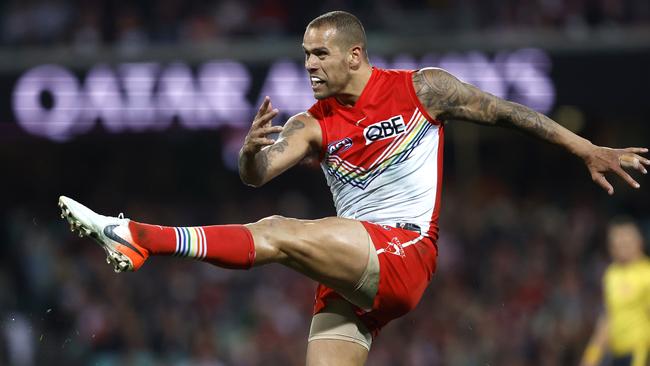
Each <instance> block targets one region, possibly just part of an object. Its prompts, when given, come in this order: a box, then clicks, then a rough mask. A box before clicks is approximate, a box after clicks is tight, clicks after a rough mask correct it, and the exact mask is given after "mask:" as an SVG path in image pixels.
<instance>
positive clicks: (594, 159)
mask: <svg viewBox="0 0 650 366" xmlns="http://www.w3.org/2000/svg"><path fill="white" fill-rule="evenodd" d="M647 152H648V149H646V148H642V147H628V148H626V149H610V148H608V147H602V146H594V147H593V149H592V150H591V151H590V152H589V153H588V154H587V155H586V156H584V160H585V164H586V165H587V169H589V173H591V178H592V179H593V181H594V182H595V183H596V184H598V185H599V186H601V187H603V189H605V190H606V191H607V193H608V194H614V187H612V185H611V184H610V183H609V182H608V181H607V178H605V173H608V172H613V173H616V174H618V175H619V176H620V177H621V178H623V179H624V180H625V181H626V182H627V183H628V184H629V185H631V186H632V187H634V188H639V187H640V186H641V185H640V184H639V183H638V182H637V181H635V180H634V178H632V176H630V175H629V174H628V173H627V172H626V171H625V170H624V169H623V168H626V169H634V170H638V171H640V172H641V173H643V174H647V173H648V171H647V170H646V168H645V165H650V160H648V159H646V158H645V157H643V156H640V155H638V154H643V153H647Z"/></svg>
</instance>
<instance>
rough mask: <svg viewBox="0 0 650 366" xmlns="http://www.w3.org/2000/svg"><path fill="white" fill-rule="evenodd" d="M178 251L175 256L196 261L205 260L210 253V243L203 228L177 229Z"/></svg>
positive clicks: (175, 229)
mask: <svg viewBox="0 0 650 366" xmlns="http://www.w3.org/2000/svg"><path fill="white" fill-rule="evenodd" d="M174 231H175V232H176V251H175V252H174V255H175V256H178V257H187V258H194V259H199V260H201V259H205V256H206V255H207V253H208V241H207V240H206V238H205V231H204V230H203V228H202V227H175V228H174Z"/></svg>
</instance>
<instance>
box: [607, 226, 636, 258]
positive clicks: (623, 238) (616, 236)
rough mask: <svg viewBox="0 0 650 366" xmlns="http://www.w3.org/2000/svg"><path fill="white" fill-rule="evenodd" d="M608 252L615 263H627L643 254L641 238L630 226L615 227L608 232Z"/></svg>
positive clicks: (634, 227) (634, 228)
mask: <svg viewBox="0 0 650 366" xmlns="http://www.w3.org/2000/svg"><path fill="white" fill-rule="evenodd" d="M608 242H609V252H610V254H611V256H612V259H613V260H614V261H615V262H620V263H627V262H630V261H633V260H635V259H638V258H639V257H640V256H641V255H642V254H643V249H642V248H643V238H642V237H641V233H640V232H639V229H638V228H637V227H636V226H635V225H632V224H623V225H615V226H612V227H610V229H609V232H608Z"/></svg>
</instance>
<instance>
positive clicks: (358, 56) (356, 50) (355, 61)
mask: <svg viewBox="0 0 650 366" xmlns="http://www.w3.org/2000/svg"><path fill="white" fill-rule="evenodd" d="M362 59H363V50H362V49H361V46H359V45H355V46H352V48H350V52H349V53H348V62H349V63H350V68H351V69H353V70H357V69H359V67H360V66H361V62H362Z"/></svg>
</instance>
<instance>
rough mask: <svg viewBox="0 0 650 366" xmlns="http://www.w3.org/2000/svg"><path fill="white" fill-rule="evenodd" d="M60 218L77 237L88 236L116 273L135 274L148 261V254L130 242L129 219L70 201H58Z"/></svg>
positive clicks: (60, 198)
mask: <svg viewBox="0 0 650 366" xmlns="http://www.w3.org/2000/svg"><path fill="white" fill-rule="evenodd" d="M59 207H60V208H61V217H62V218H65V219H66V220H68V223H70V231H72V232H74V231H78V233H79V237H83V236H90V237H91V238H93V239H95V240H96V241H97V242H98V243H99V245H101V246H102V248H104V251H105V252H106V262H107V263H108V264H112V265H113V269H114V270H115V272H123V271H135V270H137V269H138V268H140V267H141V266H142V264H144V261H145V260H147V258H148V257H149V251H148V250H147V249H145V248H143V247H141V246H139V245H137V244H135V242H134V241H133V238H132V237H131V231H130V230H129V219H125V218H124V215H122V214H120V215H119V216H118V217H112V216H103V215H100V214H97V213H95V212H93V211H92V210H91V209H89V208H88V207H86V206H84V205H82V204H81V203H79V202H77V201H75V200H73V199H72V198H69V197H65V196H61V197H59Z"/></svg>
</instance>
